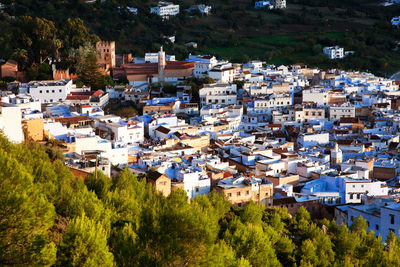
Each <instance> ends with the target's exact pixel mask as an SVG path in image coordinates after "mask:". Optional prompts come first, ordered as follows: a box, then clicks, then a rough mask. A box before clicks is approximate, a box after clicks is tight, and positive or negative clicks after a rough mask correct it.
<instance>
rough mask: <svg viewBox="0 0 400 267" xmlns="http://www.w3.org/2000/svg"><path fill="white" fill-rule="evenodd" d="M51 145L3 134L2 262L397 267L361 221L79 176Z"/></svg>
mask: <svg viewBox="0 0 400 267" xmlns="http://www.w3.org/2000/svg"><path fill="white" fill-rule="evenodd" d="M49 155H50V154H49V153H48V151H46V147H44V146H42V145H37V144H31V143H26V144H21V145H15V144H12V143H10V142H9V141H8V140H7V139H6V138H5V137H3V136H0V185H1V186H0V206H1V208H0V265H3V266H4V265H24V266H31V265H34V266H50V265H53V266H182V265H188V266H243V267H244V266H397V265H399V263H400V253H399V251H400V240H399V238H398V237H397V236H395V235H393V234H392V235H390V236H389V237H388V240H387V241H386V246H385V245H384V243H382V242H381V241H382V240H381V238H380V237H378V238H377V237H375V235H374V233H373V232H367V231H366V222H365V220H363V219H362V218H358V219H356V220H354V224H353V225H352V226H351V227H350V229H348V228H347V227H346V226H345V225H337V224H336V223H335V222H333V221H328V220H322V221H312V220H311V218H310V215H309V213H308V212H307V211H306V210H305V209H304V208H301V209H299V210H298V212H297V214H296V216H294V217H291V216H290V215H289V214H288V213H287V211H286V210H285V209H264V208H262V207H260V206H259V205H258V204H257V203H249V204H247V205H246V206H245V207H242V208H240V207H235V206H232V205H231V204H230V203H229V202H227V201H226V200H225V199H224V197H223V196H222V195H219V194H217V193H215V192H212V193H210V194H209V195H208V196H198V197H197V198H196V199H194V200H192V201H190V202H188V200H187V196H186V193H185V192H184V191H181V190H176V191H173V192H172V193H171V195H170V196H168V197H164V196H163V195H161V194H159V193H157V192H156V191H155V189H154V188H153V186H152V185H151V184H147V183H146V180H145V179H138V178H137V177H136V176H135V175H133V174H132V173H131V172H129V171H128V170H124V171H122V172H121V173H119V174H118V175H117V176H116V177H115V178H113V179H111V178H109V177H107V176H106V175H104V174H103V173H101V172H99V173H98V175H97V179H96V176H95V175H90V176H89V177H87V178H86V179H85V180H82V179H81V178H77V177H74V176H73V174H72V173H71V172H70V170H69V169H68V167H66V166H65V165H64V164H63V163H62V162H61V161H59V160H58V159H57V158H53V159H52V160H51V159H50V158H49Z"/></svg>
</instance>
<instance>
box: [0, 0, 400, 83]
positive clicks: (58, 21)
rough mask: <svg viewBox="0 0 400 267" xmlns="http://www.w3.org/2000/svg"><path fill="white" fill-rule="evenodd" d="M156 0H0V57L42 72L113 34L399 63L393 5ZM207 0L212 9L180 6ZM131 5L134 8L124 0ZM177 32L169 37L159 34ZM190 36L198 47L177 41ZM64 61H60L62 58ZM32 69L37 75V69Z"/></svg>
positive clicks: (149, 46) (138, 47)
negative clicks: (165, 9) (161, 8)
mask: <svg viewBox="0 0 400 267" xmlns="http://www.w3.org/2000/svg"><path fill="white" fill-rule="evenodd" d="M156 2H157V1H156V0H106V1H96V2H95V3H93V4H87V3H85V1H83V0H67V1H58V0H57V1H32V0H16V1H11V0H3V1H2V3H3V4H4V5H5V8H4V13H3V14H1V12H0V27H1V28H2V31H0V47H2V49H1V50H0V58H4V59H8V58H10V57H11V56H12V57H13V58H14V59H16V60H17V61H18V62H19V63H20V64H21V66H23V67H26V68H31V66H32V65H33V67H32V68H31V69H30V71H31V72H30V73H31V74H30V75H31V76H32V77H35V75H36V77H37V78H38V79H39V78H43V76H45V75H46V71H45V70H43V68H44V66H40V64H41V61H43V60H44V59H45V58H46V57H47V56H52V57H55V58H57V56H58V55H64V56H65V55H67V54H68V53H67V52H68V51H70V50H71V49H78V48H79V47H80V46H82V45H84V44H85V43H87V42H94V41H96V40H98V39H99V38H100V39H103V40H115V41H116V42H117V53H133V54H134V55H135V56H143V55H144V52H155V51H157V50H158V49H159V48H160V46H161V45H164V48H165V50H166V51H167V52H168V53H169V54H175V55H176V56H177V58H178V59H184V58H186V57H187V55H188V53H203V54H214V55H216V56H218V57H220V58H225V59H230V60H233V61H236V62H245V61H247V60H249V59H261V60H265V61H267V62H268V63H274V64H292V63H300V62H301V63H305V64H308V65H310V66H317V67H322V68H328V67H329V68H342V69H352V70H369V71H372V72H374V73H375V74H379V75H389V74H392V73H394V72H396V71H398V70H399V69H400V51H399V50H398V48H397V42H398V41H399V40H400V30H399V29H397V28H396V27H393V26H392V25H391V24H390V20H391V19H392V18H393V17H395V16H398V15H399V14H400V6H398V5H394V6H390V7H382V6H378V2H379V1H374V0H351V1H350V0H339V1H327V0H310V1H308V0H292V1H287V4H288V8H287V9H285V10H272V11H268V10H255V9H254V8H253V7H254V2H255V1H254V0H253V1H248V0H216V1H210V0H202V1H200V0H175V1H173V2H174V3H177V4H179V5H180V10H181V12H180V14H179V15H178V16H176V17H173V18H170V19H169V20H164V21H163V20H162V19H161V18H160V17H158V16H156V15H154V14H150V12H149V10H150V7H151V6H154V5H155V4H156ZM199 3H203V4H209V5H211V6H212V15H211V16H202V15H201V14H199V13H193V14H189V13H187V12H185V10H186V9H187V8H189V7H190V6H191V5H192V4H199ZM126 6H129V7H137V8H138V14H137V15H134V14H132V13H130V12H129V11H128V9H126V8H125V7H126ZM171 35H175V36H176V42H175V43H174V44H173V43H171V42H170V41H169V40H168V39H166V38H164V37H165V36H171ZM190 41H195V42H197V43H198V44H199V47H198V48H197V49H193V48H187V47H185V46H184V43H186V42H190ZM332 45H340V46H342V47H344V48H345V49H346V50H351V51H355V52H356V54H355V56H349V57H348V58H346V59H345V60H334V61H331V60H329V59H328V58H327V57H326V56H325V55H323V54H322V48H323V47H324V46H332ZM61 64H63V62H62V63H61ZM38 76H39V77H38Z"/></svg>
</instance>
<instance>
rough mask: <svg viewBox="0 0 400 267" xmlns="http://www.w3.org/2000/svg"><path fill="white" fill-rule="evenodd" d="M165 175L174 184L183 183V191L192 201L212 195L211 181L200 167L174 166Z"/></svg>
mask: <svg viewBox="0 0 400 267" xmlns="http://www.w3.org/2000/svg"><path fill="white" fill-rule="evenodd" d="M159 171H160V169H159ZM165 174H166V175H167V176H168V177H170V178H171V180H172V182H183V185H184V188H183V189H184V190H185V192H186V194H187V196H188V198H190V199H194V198H195V197H196V196H198V195H206V194H208V193H210V189H211V180H210V178H209V177H208V176H207V174H205V173H203V170H202V169H201V168H200V167H196V166H187V165H183V164H182V165H176V164H174V165H172V166H171V167H170V168H168V169H167V170H166V171H165Z"/></svg>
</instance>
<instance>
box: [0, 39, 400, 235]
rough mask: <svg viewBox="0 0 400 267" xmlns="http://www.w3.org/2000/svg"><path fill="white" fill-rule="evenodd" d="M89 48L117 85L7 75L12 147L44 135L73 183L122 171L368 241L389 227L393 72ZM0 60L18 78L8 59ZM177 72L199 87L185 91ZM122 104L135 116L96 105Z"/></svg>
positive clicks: (399, 219)
mask: <svg viewBox="0 0 400 267" xmlns="http://www.w3.org/2000/svg"><path fill="white" fill-rule="evenodd" d="M96 47H97V50H98V54H99V57H98V65H99V66H100V68H101V69H102V71H104V72H105V73H109V74H111V75H112V77H113V78H114V79H115V80H116V79H121V78H124V79H126V80H127V82H128V84H126V85H118V86H108V87H106V89H105V90H97V89H96V88H89V87H86V86H78V85H77V84H75V83H74V77H73V75H72V74H69V73H67V72H63V73H60V72H59V71H58V70H57V69H56V68H53V77H54V80H44V81H29V82H27V83H21V82H17V81H15V82H10V83H9V84H8V89H7V90H3V91H1V104H0V129H2V131H3V133H4V134H5V135H6V136H7V137H8V138H9V139H10V140H11V141H12V142H14V143H22V142H24V141H32V142H38V143H46V142H48V141H49V140H52V141H53V142H56V143H57V144H58V146H59V147H60V148H61V149H62V151H63V154H64V158H65V160H64V163H65V165H66V166H68V168H69V169H70V170H71V171H72V172H73V173H74V175H75V176H77V177H82V178H83V179H85V178H86V177H87V176H88V175H89V174H90V173H93V172H95V171H97V170H99V171H102V172H103V173H104V174H106V175H107V176H110V177H113V176H115V175H116V174H117V173H118V172H120V171H122V170H124V169H125V168H127V169H128V170H129V171H130V172H132V173H134V174H136V175H137V176H138V177H145V179H146V180H147V181H148V182H149V183H152V184H153V185H154V187H155V189H156V190H157V191H159V192H160V193H162V194H163V195H165V196H168V195H169V194H171V192H172V191H174V190H176V189H183V190H184V191H185V192H186V194H187V197H188V199H189V200H190V199H194V198H196V196H199V195H207V194H209V193H210V192H212V191H217V192H221V193H222V194H223V195H224V196H225V197H226V199H227V200H229V201H230V202H231V203H232V204H234V205H237V206H239V207H241V206H243V205H245V204H246V203H248V202H250V201H254V202H257V203H259V204H261V205H263V206H265V207H278V208H286V209H287V210H288V212H289V213H290V214H291V215H294V214H295V213H296V211H297V210H298V209H299V208H300V207H304V208H306V209H307V210H308V211H309V212H310V214H311V216H312V217H314V218H329V219H335V220H336V222H338V223H344V224H346V225H351V224H352V222H353V220H354V218H356V217H358V216H362V217H363V218H365V219H366V220H367V222H368V229H370V230H373V231H374V232H375V234H376V235H377V236H378V235H381V236H382V237H383V238H384V239H385V237H386V236H387V235H388V234H389V232H390V231H395V232H396V234H399V233H398V229H400V203H398V201H399V199H400V192H399V188H400V181H399V177H400V176H399V175H400V173H399V171H400V153H399V152H400V150H399V149H400V134H399V130H400V111H399V109H400V90H399V82H398V81H396V80H391V79H387V78H383V77H377V76H375V75H373V74H370V73H366V72H347V71H343V70H339V69H329V70H322V69H317V68H309V67H307V66H305V65H302V64H297V65H290V66H284V65H281V66H274V65H268V64H267V63H265V62H261V61H250V62H248V63H245V64H236V63H231V62H228V61H224V60H219V59H217V58H216V57H214V56H208V55H189V56H188V57H187V59H186V60H184V61H176V60H175V57H174V56H173V55H166V53H165V52H164V51H163V48H162V47H161V49H160V51H158V52H156V53H154V52H153V53H147V54H146V57H145V58H133V57H132V56H131V55H116V54H115V42H98V44H97V46H96ZM342 52H343V51H342ZM0 68H1V75H2V76H12V77H15V78H16V79H17V80H18V75H17V71H16V70H15V69H13V64H12V62H10V63H6V64H3V65H1V66H0ZM190 79H198V80H200V79H202V80H204V81H206V82H204V83H203V84H202V85H201V86H200V87H199V88H198V91H196V90H194V88H193V87H192V86H191V85H190V84H189V83H188V82H187V81H188V80H190ZM171 87H172V88H173V90H171V89H170V88H171ZM167 88H169V90H167ZM127 104H128V105H130V106H134V107H135V108H137V109H138V110H140V112H139V113H138V114H137V115H135V116H127V117H123V116H118V115H115V114H114V113H112V112H109V111H107V110H108V109H107V107H108V106H110V105H112V106H119V105H127Z"/></svg>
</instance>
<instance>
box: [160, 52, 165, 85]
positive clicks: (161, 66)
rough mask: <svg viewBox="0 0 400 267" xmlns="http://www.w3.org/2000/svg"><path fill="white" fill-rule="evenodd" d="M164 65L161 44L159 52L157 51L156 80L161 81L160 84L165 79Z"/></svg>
mask: <svg viewBox="0 0 400 267" xmlns="http://www.w3.org/2000/svg"><path fill="white" fill-rule="evenodd" d="M165 65H166V62H165V52H164V51H163V47H162V46H161V49H160V52H158V81H159V82H160V83H161V85H163V84H164V81H165V77H164V71H165Z"/></svg>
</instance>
